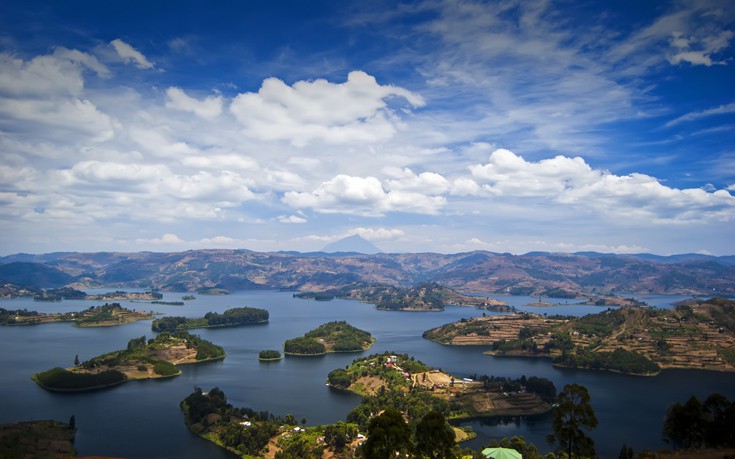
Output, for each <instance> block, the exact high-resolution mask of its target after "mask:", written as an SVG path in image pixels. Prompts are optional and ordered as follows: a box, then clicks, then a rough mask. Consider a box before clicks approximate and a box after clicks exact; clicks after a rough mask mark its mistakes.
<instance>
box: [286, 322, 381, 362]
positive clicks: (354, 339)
mask: <svg viewBox="0 0 735 459" xmlns="http://www.w3.org/2000/svg"><path fill="white" fill-rule="evenodd" d="M374 342H375V338H373V337H372V336H371V335H370V333H368V332H366V331H364V330H360V329H359V328H355V327H353V326H352V325H350V324H348V323H347V322H345V321H339V322H329V323H326V324H323V325H320V326H319V327H317V328H315V329H314V330H311V331H310V332H307V333H306V334H305V335H304V336H303V337H300V338H294V339H290V340H287V341H286V342H285V343H284V345H283V350H284V353H285V354H286V355H296V356H312V355H324V354H326V353H327V352H362V351H365V350H367V349H370V347H371V346H372V345H373V343H374Z"/></svg>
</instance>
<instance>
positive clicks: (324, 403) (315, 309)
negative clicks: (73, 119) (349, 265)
mask: <svg viewBox="0 0 735 459" xmlns="http://www.w3.org/2000/svg"><path fill="white" fill-rule="evenodd" d="M104 291H107V290H100V291H99V292H104ZM99 292H92V293H99ZM182 295H183V294H182V293H165V294H164V298H163V300H164V301H177V300H180V299H181V296H182ZM506 298H514V297H503V299H506ZM514 299H515V300H518V301H519V304H520V301H523V300H524V299H521V298H514ZM676 299H679V298H676ZM531 301H533V299H531ZM562 301H563V300H562ZM528 302H530V301H527V302H526V304H527V303H528ZM657 302H658V304H657V305H660V306H659V307H667V304H670V303H666V302H665V301H664V299H661V298H657ZM121 303H123V305H124V306H126V307H131V308H135V309H144V310H154V311H157V312H160V313H162V314H165V315H182V316H186V317H200V316H202V315H203V314H205V313H206V312H209V311H217V312H222V311H224V310H225V309H227V308H230V307H241V306H253V307H262V308H265V309H268V311H269V312H270V322H269V323H268V324H264V325H254V326H248V327H239V328H222V329H202V330H195V331H194V333H196V334H199V335H201V336H202V337H203V338H205V339H208V340H210V341H212V342H214V343H216V344H219V345H221V346H223V347H224V348H225V351H226V352H227V358H226V359H224V360H223V361H221V362H212V363H206V364H201V365H190V366H185V367H183V368H182V369H183V374H182V375H181V376H179V377H177V378H173V379H168V380H151V381H134V382H130V383H127V384H124V385H122V386H118V387H115V388H111V389H106V390H100V391H95V392H88V393H78V394H58V393H50V392H47V391H44V390H43V389H41V388H40V387H38V386H37V385H36V384H34V383H33V382H32V381H31V379H30V376H31V375H32V374H34V373H36V372H38V371H42V370H45V369H48V368H51V367H54V366H64V367H68V366H71V365H72V364H73V361H74V357H75V355H77V354H78V355H79V358H80V359H81V360H85V359H88V358H91V357H93V356H96V355H99V354H102V353H104V352H109V351H112V350H116V349H121V348H124V347H125V346H126V345H127V342H128V340H130V339H131V338H135V337H139V336H141V335H146V336H147V337H151V336H153V333H152V332H151V330H150V323H151V321H142V322H136V323H133V324H127V325H122V326H116V327H103V328H76V327H73V326H72V325H71V324H67V323H59V324H48V325H38V326H24V327H0V344H2V349H3V352H2V364H3V372H2V376H0V403H1V406H2V410H0V423H6V422H14V421H20V420H32V419H48V418H52V419H59V420H64V421H65V420H68V418H69V417H70V416H71V415H74V416H75V419H76V424H77V427H78V429H79V431H78V434H77V439H76V446H77V448H78V450H79V452H80V454H81V455H86V456H91V455H106V456H116V457H128V458H138V457H139V458H148V457H164V458H169V457H170V458H195V457H214V458H227V457H232V455H231V454H229V453H227V452H226V451H224V450H222V449H220V448H218V447H216V446H214V445H212V444H210V443H209V442H206V441H204V440H202V439H200V438H198V437H196V436H194V435H192V434H190V433H189V432H188V431H187V430H186V427H185V426H184V423H183V417H182V415H181V412H180V410H179V406H178V404H179V402H180V401H181V400H182V399H183V398H185V397H186V396H187V395H188V394H189V393H191V391H192V390H193V388H194V387H195V386H199V387H201V388H202V389H204V390H209V389H211V388H212V387H215V386H217V387H219V388H220V389H222V390H223V391H224V392H225V393H226V394H227V396H228V398H229V401H230V403H232V404H233V405H235V406H248V407H250V408H253V409H256V410H267V411H270V412H271V413H274V414H276V415H286V414H293V415H294V416H296V418H297V419H301V418H302V417H305V418H306V419H307V425H316V424H324V423H333V422H337V421H339V420H344V419H345V417H346V415H347V413H348V412H349V411H350V410H351V409H352V408H353V407H354V406H356V405H357V404H358V403H359V400H360V399H359V397H358V396H356V395H353V394H349V393H346V392H343V391H337V390H333V389H331V388H329V387H328V386H326V385H325V380H326V377H327V374H328V373H329V372H330V371H332V370H334V369H335V368H340V367H345V366H346V365H348V364H349V363H350V362H352V360H353V359H355V358H357V357H359V356H360V355H367V354H370V353H374V352H385V351H389V352H400V353H407V354H410V355H413V356H414V357H416V358H417V359H419V360H422V361H424V362H425V363H427V364H429V365H431V366H433V367H436V368H442V369H443V370H445V371H447V372H450V373H452V374H454V375H456V376H458V377H469V376H471V375H473V374H478V375H482V374H488V375H495V376H509V377H514V378H515V377H520V376H521V375H526V376H542V377H546V378H549V379H551V380H552V381H553V382H554V383H555V384H556V387H557V389H558V390H560V389H561V388H562V387H563V386H564V385H565V384H569V383H577V384H582V385H584V386H586V387H587V388H588V390H589V392H590V394H591V396H592V404H593V407H594V409H595V411H596V413H597V416H598V419H599V420H600V425H599V427H598V428H597V429H596V430H595V431H593V433H592V436H593V438H594V439H595V442H596V444H597V449H598V453H599V454H600V456H601V457H616V456H617V454H618V452H619V450H620V447H621V446H622V444H623V443H626V444H628V445H631V446H632V447H633V448H635V449H636V451H640V450H641V449H643V448H652V449H658V448H663V447H665V446H666V445H665V443H663V441H662V439H661V427H662V423H663V418H664V416H665V414H666V408H667V407H668V406H669V405H670V404H672V403H674V402H676V401H682V402H683V401H686V399H688V398H689V397H690V396H691V395H697V396H698V397H700V398H704V397H706V396H707V395H708V394H709V393H711V392H720V393H722V394H723V395H725V396H726V397H728V398H729V399H735V374H732V373H717V372H707V371H695V370H687V371H684V370H676V371H664V372H663V373H662V374H661V375H659V376H656V377H635V376H626V375H620V374H615V373H608V372H597V371H584V370H570V369H559V368H555V367H553V366H552V365H551V363H550V362H549V361H548V360H543V359H528V358H525V359H524V358H501V357H492V356H487V355H484V354H483V352H484V351H485V350H487V348H485V347H482V346H473V347H450V346H442V345H439V344H437V343H433V342H431V341H428V340H425V339H423V338H422V337H421V334H422V333H423V332H424V331H425V330H427V329H429V328H432V327H436V326H439V325H442V324H445V323H450V322H454V321H456V320H459V319H461V318H469V317H477V316H481V315H482V314H483V311H480V310H477V309H473V308H466V307H448V308H447V309H446V310H445V311H442V312H389V311H378V310H376V309H375V308H374V306H373V305H369V304H365V303H360V302H357V301H348V300H338V299H336V300H333V301H328V302H322V301H313V300H299V299H295V298H293V297H292V294H291V293H288V292H273V291H245V292H237V293H235V294H232V295H222V296H205V295H197V299H196V300H194V301H186V302H185V305H184V306H170V305H159V304H150V303H141V302H130V301H123V302H121ZM99 304H102V302H98V301H62V302H58V303H42V302H33V301H31V300H26V299H15V300H2V301H0V307H3V308H5V309H18V308H20V309H23V308H27V309H29V310H38V311H43V312H58V311H76V310H80V309H85V308H88V307H89V306H92V305H99ZM600 310H602V309H601V308H600V307H597V306H578V305H574V306H572V305H565V304H562V305H559V306H552V307H544V308H533V311H534V312H540V313H544V312H546V313H548V314H557V313H563V314H573V315H583V314H588V313H593V312H599V311H600ZM488 314H490V313H488ZM333 320H346V321H348V322H349V323H350V324H352V325H354V326H356V327H358V328H361V329H364V330H367V331H369V332H370V333H372V334H373V336H374V337H375V338H377V342H376V343H375V345H374V346H373V348H372V349H371V350H370V351H367V352H365V353H361V354H329V355H326V356H323V357H316V358H294V357H289V358H285V359H283V360H281V361H277V362H268V363H263V362H259V361H258V360H257V356H258V353H259V352H260V351H261V350H263V349H281V347H282V344H283V341H285V340H286V339H290V338H293V337H296V336H301V335H303V334H304V333H305V332H307V331H309V330H311V329H313V328H315V327H317V326H318V325H321V324H322V323H325V322H329V321H333ZM463 425H469V426H471V427H472V428H473V429H474V430H475V431H476V432H477V433H478V437H477V438H476V439H475V440H472V441H471V442H469V443H466V444H465V445H467V446H470V447H473V448H480V447H482V446H483V445H485V444H486V443H487V442H488V441H490V440H491V439H492V438H502V437H503V436H513V435H523V436H524V437H525V438H526V439H527V441H531V442H534V443H536V445H537V446H538V447H539V449H540V450H541V451H549V450H550V449H551V447H550V445H548V444H547V443H546V442H545V438H546V435H547V434H549V433H550V432H551V425H550V416H549V415H542V416H539V417H536V418H532V419H517V418H516V419H512V418H511V419H502V420H498V419H491V420H482V421H471V422H466V423H463Z"/></svg>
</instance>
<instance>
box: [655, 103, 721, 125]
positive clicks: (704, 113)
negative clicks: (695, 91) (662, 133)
mask: <svg viewBox="0 0 735 459" xmlns="http://www.w3.org/2000/svg"><path fill="white" fill-rule="evenodd" d="M728 113H735V103H731V104H726V105H720V106H718V107H714V108H708V109H706V110H701V111H698V112H689V113H687V114H685V115H682V116H680V117H678V118H675V119H673V120H671V121H669V122H668V123H666V127H671V126H675V125H677V124H681V123H684V122H689V121H695V120H698V119H701V118H707V117H710V116H716V115H725V114H728Z"/></svg>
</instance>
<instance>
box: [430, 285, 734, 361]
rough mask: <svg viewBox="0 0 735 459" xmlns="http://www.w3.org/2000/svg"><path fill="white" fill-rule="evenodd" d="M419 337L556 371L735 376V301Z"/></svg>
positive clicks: (515, 322) (494, 320) (518, 320)
mask: <svg viewBox="0 0 735 459" xmlns="http://www.w3.org/2000/svg"><path fill="white" fill-rule="evenodd" d="M424 337H425V338H427V339H430V340H432V341H436V342H439V343H442V344H447V345H487V346H490V347H491V350H490V351H488V353H489V354H493V355H505V356H530V357H550V358H552V359H553V362H554V364H555V365H558V366H566V367H574V368H591V369H600V370H611V371H618V372H622V373H628V374H639V375H653V374H656V373H658V372H659V371H660V369H664V368H688V369H706V370H720V371H735V301H733V300H728V299H723V298H713V299H710V300H691V301H687V302H685V303H682V304H679V305H678V306H677V307H676V308H675V309H655V308H619V309H607V310H605V311H602V312H600V313H598V314H590V315H587V316H583V317H560V316H549V317H546V316H540V315H537V314H529V313H519V314H510V315H503V316H493V317H478V318H474V319H462V320H461V321H459V322H455V323H452V324H447V325H443V326H441V327H438V328H434V329H431V330H428V331H426V332H424Z"/></svg>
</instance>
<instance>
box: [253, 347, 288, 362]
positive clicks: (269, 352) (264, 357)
mask: <svg viewBox="0 0 735 459" xmlns="http://www.w3.org/2000/svg"><path fill="white" fill-rule="evenodd" d="M282 358H283V356H282V355H281V353H280V351H276V350H275V349H265V350H262V351H260V352H259V353H258V360H261V361H264V362H267V361H271V360H281V359H282Z"/></svg>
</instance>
